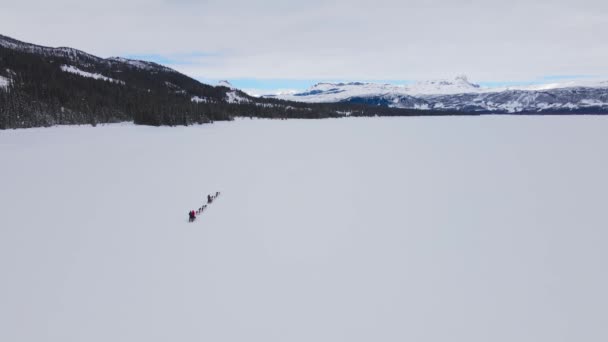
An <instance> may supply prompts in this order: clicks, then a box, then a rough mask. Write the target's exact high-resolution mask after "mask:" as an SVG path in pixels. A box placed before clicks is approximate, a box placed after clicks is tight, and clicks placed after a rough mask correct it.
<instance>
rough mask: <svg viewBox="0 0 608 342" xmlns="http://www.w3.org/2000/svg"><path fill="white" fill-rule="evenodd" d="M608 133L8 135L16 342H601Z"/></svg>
mask: <svg viewBox="0 0 608 342" xmlns="http://www.w3.org/2000/svg"><path fill="white" fill-rule="evenodd" d="M607 130H608V118H606V117H549V116H546V117H516V116H500V117H497V116H494V117H492V116H488V117H449V118H423V117H420V118H356V119H355V118H351V119H329V120H277V121H270V120H237V121H235V122H219V123H215V124H213V125H202V126H193V127H172V128H169V127H144V126H134V125H132V124H120V125H105V126H98V127H96V128H92V127H88V126H80V127H72V126H69V127H53V128H40V129H26V130H14V131H0V156H1V159H2V167H1V168H0V178H1V179H3V180H4V183H3V187H2V191H0V208H1V209H0V272H1V274H2V281H1V282H0V303H1V304H0V322H2V328H1V329H0V340H1V341H57V342H67V341H87V342H97V341H99V342H101V341H104V342H105V341H167V340H172V341H249V340H251V341H267V342H274V341H277V342H278V341H281V342H284V341H354V342H357V341H361V342H363V341H366V342H367V341H376V340H377V341H431V342H447V341H467V342H487V341H492V342H513V341H517V342H528V341H529V342H533V341H534V342H538V341H546V342H555V341H585V342H600V341H606V340H608V330H607V329H606V319H605V318H606V307H608V293H607V292H606V288H608V275H607V273H606V272H605V270H606V269H607V268H608V250H607V249H606V245H607V243H608V230H607V229H606V227H608V216H607V215H606V208H605V205H606V194H607V193H608V181H607V180H606V175H607V174H608V155H607V154H606V153H605V151H606V148H607V147H608V136H607V135H606V131H607ZM214 191H221V193H222V195H221V200H219V201H217V202H214V203H213V205H212V206H213V207H212V208H211V209H210V210H208V211H206V212H205V213H204V214H202V215H201V216H200V217H199V218H198V219H197V220H196V222H194V223H192V224H189V223H188V222H187V221H188V217H187V215H188V211H189V210H191V209H196V207H195V205H196V204H198V203H203V202H204V201H205V196H206V195H207V194H208V193H211V192H214Z"/></svg>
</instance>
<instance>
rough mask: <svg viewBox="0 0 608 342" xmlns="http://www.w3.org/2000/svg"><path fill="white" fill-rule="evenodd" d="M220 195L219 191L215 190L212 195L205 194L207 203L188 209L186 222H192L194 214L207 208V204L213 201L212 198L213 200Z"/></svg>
mask: <svg viewBox="0 0 608 342" xmlns="http://www.w3.org/2000/svg"><path fill="white" fill-rule="evenodd" d="M219 195H220V192H219V191H218V192H216V193H215V194H214V195H207V203H206V204H203V205H202V206H201V207H200V208H198V209H197V210H190V212H189V213H188V217H189V219H188V222H193V221H194V220H196V216H197V215H200V214H202V213H203V212H204V211H205V209H207V205H209V204H211V203H213V200H215V199H216V198H217V197H218V196H219Z"/></svg>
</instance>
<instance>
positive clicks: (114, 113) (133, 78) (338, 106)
mask: <svg viewBox="0 0 608 342" xmlns="http://www.w3.org/2000/svg"><path fill="white" fill-rule="evenodd" d="M62 67H63V68H62ZM70 67H73V68H74V69H75V70H77V73H74V72H67V71H65V70H64V69H65V68H70ZM78 72H82V73H89V74H85V75H89V76H88V77H87V76H83V75H82V74H78ZM90 74H92V75H99V76H101V77H99V78H92V77H90ZM0 76H1V77H3V78H4V79H5V80H8V84H7V85H6V86H4V87H2V86H0V129H7V128H27V127H42V126H52V125H63V124H92V125H95V124H97V123H111V122H121V121H133V122H134V123H136V124H143V125H154V126H161V125H169V126H173V125H190V124H194V123H199V124H200V123H207V122H213V121H219V120H231V119H232V118H233V117H236V116H251V117H262V118H327V117H340V116H345V115H353V116H357V115H421V112H420V111H417V110H405V109H393V108H381V107H377V106H368V105H365V104H358V103H350V104H349V103H333V104H306V103H299V102H288V101H282V100H277V99H264V98H255V97H251V96H248V95H247V94H245V93H243V92H241V91H239V90H236V89H230V88H227V87H223V86H217V87H214V86H211V85H207V84H203V83H201V82H199V81H197V80H194V79H192V78H190V77H188V76H186V75H183V74H181V73H179V72H177V71H175V70H172V69H170V68H167V67H164V66H161V65H158V64H155V63H152V62H142V61H132V60H127V59H122V58H108V59H103V58H99V57H95V56H93V55H90V54H87V53H85V52H82V51H79V50H75V49H71V48H46V47H40V46H37V45H33V44H28V43H23V42H19V41H17V40H14V39H12V38H8V37H4V36H0ZM229 93H231V94H229ZM229 95H230V96H229ZM235 98H236V100H235ZM429 114H442V115H445V114H448V113H445V112H443V113H432V112H428V111H425V112H424V115H429Z"/></svg>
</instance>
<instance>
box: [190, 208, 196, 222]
mask: <svg viewBox="0 0 608 342" xmlns="http://www.w3.org/2000/svg"><path fill="white" fill-rule="evenodd" d="M189 216H190V222H192V221H194V220H195V219H196V213H195V212H194V210H190V213H189Z"/></svg>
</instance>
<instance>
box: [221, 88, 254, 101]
mask: <svg viewBox="0 0 608 342" xmlns="http://www.w3.org/2000/svg"><path fill="white" fill-rule="evenodd" d="M226 102H228V103H248V102H249V99H248V98H245V97H242V96H241V95H239V94H238V93H237V91H236V90H232V91H228V92H226Z"/></svg>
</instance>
